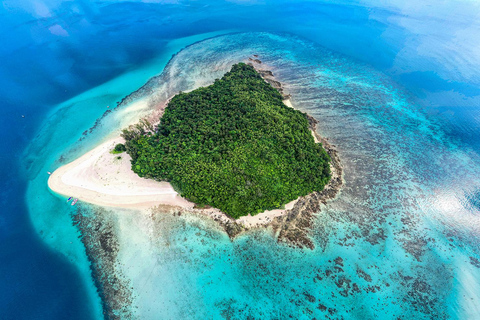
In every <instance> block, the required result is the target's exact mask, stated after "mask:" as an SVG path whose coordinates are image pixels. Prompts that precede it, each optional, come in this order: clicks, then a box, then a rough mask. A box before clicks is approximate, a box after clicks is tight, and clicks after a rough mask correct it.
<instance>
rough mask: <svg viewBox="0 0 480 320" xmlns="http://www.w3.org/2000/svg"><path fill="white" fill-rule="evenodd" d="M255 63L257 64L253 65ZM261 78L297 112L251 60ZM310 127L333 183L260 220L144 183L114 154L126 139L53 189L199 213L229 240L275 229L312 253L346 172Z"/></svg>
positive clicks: (124, 204) (89, 157)
mask: <svg viewBox="0 0 480 320" xmlns="http://www.w3.org/2000/svg"><path fill="white" fill-rule="evenodd" d="M252 62H253V64H252ZM250 64H252V65H253V66H254V67H255V68H256V69H257V71H258V72H259V73H260V74H261V75H262V77H263V78H264V79H265V81H267V82H268V83H270V84H271V85H272V86H274V87H275V88H276V89H277V90H279V92H280V93H281V94H282V95H283V97H284V99H285V100H284V103H285V105H287V106H289V107H291V108H293V105H292V103H291V101H290V100H289V98H290V95H289V94H285V93H284V92H283V88H282V86H281V83H280V82H278V81H277V80H275V78H274V76H273V73H272V72H271V71H269V70H262V69H259V67H260V65H261V61H260V60H258V59H254V60H250ZM167 103H168V100H167V102H166V103H165V104H163V105H162V106H159V107H158V108H157V109H156V110H155V111H154V112H153V113H152V116H149V117H148V119H149V120H150V121H151V122H152V123H153V121H154V119H155V118H156V119H158V118H159V117H161V115H162V114H163V111H164V110H165V107H166V105H167ZM308 118H309V128H310V130H311V131H312V135H313V137H314V139H315V142H316V143H319V142H321V143H322V145H323V147H324V148H325V149H326V151H327V153H328V154H329V155H330V157H331V159H332V162H331V166H330V169H331V172H332V179H331V180H330V182H329V184H328V185H327V186H326V187H325V189H324V190H323V191H321V192H314V193H312V194H309V195H307V196H305V197H300V198H298V199H296V200H294V201H292V202H290V203H288V204H286V205H285V208H284V209H276V210H270V211H265V212H263V213H260V214H257V215H255V216H250V215H249V216H244V217H241V218H239V219H236V220H235V219H232V218H230V217H229V216H227V215H225V214H224V213H222V212H221V211H220V210H218V209H215V208H197V207H196V206H195V204H194V203H192V202H190V201H188V200H186V199H184V198H182V197H181V196H180V195H179V194H178V193H177V192H176V191H175V190H174V189H173V187H172V186H171V185H170V184H169V183H168V182H158V181H154V180H150V179H144V178H141V177H139V176H138V175H136V174H135V173H134V172H133V171H132V170H131V163H130V160H131V157H130V156H129V155H128V154H127V153H121V154H112V153H111V151H112V150H113V148H114V147H115V145H116V144H117V143H123V142H124V140H123V138H121V137H117V138H114V139H111V140H109V141H107V142H104V143H102V144H101V145H99V146H97V147H96V148H94V149H93V150H91V151H89V152H87V153H86V154H84V155H83V156H81V157H80V158H78V159H76V160H75V161H73V162H71V163H69V164H67V165H64V166H62V167H60V168H58V169H57V170H56V171H55V172H53V174H51V176H50V178H49V180H48V186H49V187H50V189H51V190H53V191H54V192H56V193H58V194H61V195H64V196H73V197H75V198H78V199H79V200H80V201H84V202H88V203H92V204H95V205H99V206H104V207H121V208H135V209H143V210H145V211H147V212H153V213H157V212H158V213H160V212H162V213H170V214H173V215H180V214H182V213H190V214H200V215H204V216H208V217H210V218H212V219H214V220H215V221H217V222H218V223H219V224H220V225H221V226H222V227H223V229H225V231H226V232H227V233H228V235H229V236H230V238H232V239H233V238H235V237H236V236H238V235H239V234H241V233H243V232H245V231H248V230H250V229H252V228H258V227H269V226H271V227H272V229H273V231H274V233H275V234H276V236H277V237H278V241H284V242H286V243H288V244H290V245H293V246H297V247H308V248H313V247H314V245H313V242H312V241H311V239H310V238H309V236H308V234H309V231H310V229H311V227H312V221H313V217H314V214H315V213H317V212H319V211H320V203H326V200H328V199H332V198H333V197H335V195H336V194H337V192H338V191H339V189H340V188H341V185H342V168H341V166H340V160H339V158H338V155H337V152H336V150H335V148H334V146H331V145H330V144H329V143H328V142H327V141H326V140H325V139H322V138H321V137H320V136H318V134H316V132H315V129H316V124H317V121H316V120H315V119H314V118H313V117H310V116H308Z"/></svg>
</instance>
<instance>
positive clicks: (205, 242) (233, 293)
mask: <svg viewBox="0 0 480 320" xmlns="http://www.w3.org/2000/svg"><path fill="white" fill-rule="evenodd" d="M7 4H8V3H7ZM7 4H6V5H4V6H3V9H2V10H4V11H3V12H2V14H3V17H5V21H6V22H5V27H3V28H5V30H7V31H8V32H10V33H9V34H15V32H16V34H18V35H20V34H22V35H25V34H28V35H29V36H30V38H28V37H27V38H25V37H23V38H22V37H17V38H15V37H13V36H9V37H8V41H7V43H8V45H7V46H6V47H4V48H3V49H1V51H0V53H2V54H3V56H4V57H6V59H5V61H8V63H5V64H3V66H2V67H1V69H0V71H1V73H0V76H1V80H2V84H3V86H2V89H1V91H0V94H1V95H2V97H4V98H5V99H3V101H4V109H5V111H6V116H5V117H4V118H2V123H3V124H4V125H3V127H2V128H3V129H2V130H4V131H2V135H4V136H5V137H6V139H2V142H3V143H4V144H5V147H4V150H7V152H6V153H5V156H4V158H3V159H4V161H5V165H3V166H2V170H3V171H2V173H3V175H4V177H5V186H2V198H1V201H2V203H3V205H4V208H6V210H5V214H3V215H2V216H0V231H1V234H0V239H1V240H2V242H1V244H2V245H1V246H0V254H1V255H0V256H1V262H0V271H1V272H0V274H1V276H0V280H2V283H4V284H6V285H4V288H3V289H1V290H2V291H1V294H0V297H1V299H0V310H1V311H0V318H5V319H63V318H65V317H68V318H70V319H74V318H78V319H86V318H92V319H101V318H103V312H104V310H106V308H111V309H113V312H114V313H115V314H117V315H118V316H119V317H122V316H123V318H127V319H130V318H138V319H248V318H251V319H288V318H293V319H314V318H316V319H323V318H327V319H328V318H330V319H397V318H401V319H476V318H478V315H480V305H479V304H478V301H479V299H480V282H479V280H478V279H480V251H479V249H478V248H479V241H478V235H479V232H480V218H479V217H480V205H479V203H480V200H479V194H480V192H479V190H480V181H479V179H478V177H479V176H480V159H479V154H478V152H479V150H480V139H479V135H478V133H479V128H480V122H479V120H478V119H480V117H479V114H480V113H479V111H478V110H479V109H478V108H479V101H480V100H479V97H480V77H479V74H480V73H479V70H480V66H479V60H478V57H477V56H476V53H475V52H476V51H475V50H476V49H475V46H474V44H475V43H477V42H476V41H475V40H478V34H480V33H476V30H478V29H479V25H478V22H476V20H475V19H474V17H475V13H476V12H479V10H478V6H476V5H473V4H471V3H467V2H445V3H443V4H442V5H439V6H438V7H437V8H436V9H435V10H433V9H428V8H427V6H426V4H425V5H417V6H408V5H404V4H401V3H396V2H391V3H389V4H388V5H387V4H385V5H382V6H380V5H378V4H372V3H367V2H359V3H355V4H353V3H349V4H347V3H322V2H307V3H293V2H288V1H287V2H280V3H270V2H268V1H267V2H266V3H263V4H259V3H249V4H246V3H220V2H219V3H215V4H212V3H207V2H205V3H203V2H202V3H196V4H195V5H186V4H184V3H177V4H151V3H150V4H147V3H133V2H132V3H119V4H112V3H108V2H102V3H98V4H95V5H93V4H84V5H83V7H82V6H78V4H77V3H76V2H72V3H64V4H57V3H54V2H49V3H45V4H43V5H39V4H37V5H36V7H31V6H29V5H27V4H23V6H15V5H14V4H12V3H10V4H9V5H7ZM72 6H74V7H75V8H76V9H75V10H77V11H75V10H73V9H72ZM212 7H213V8H214V10H210V9H211V8H212ZM32 8H33V9H32ZM46 8H47V9H50V11H48V10H47V9H46ZM89 9H92V10H89ZM45 10H47V11H48V13H49V15H48V14H47V13H46V12H47V11H45ZM62 12H63V13H65V12H68V14H66V15H64V16H62V15H61V13H62ZM72 12H73V13H72ZM75 12H76V13H75ZM265 12H268V13H269V14H266V13H265ZM446 13H449V14H448V15H446ZM31 15H33V16H34V18H35V19H34V20H33V21H36V24H32V23H31V22H30V20H29V19H31V18H29V17H30V16H31ZM41 15H43V17H41ZM446 16H448V18H446ZM62 17H63V18H62ZM14 18H18V19H19V21H21V22H18V23H17V24H15V21H16V20H15V19H14ZM418 21H422V23H417V22H418ZM57 25H58V26H60V27H61V28H59V27H57ZM12 26H16V27H15V28H16V29H15V28H13V27H12ZM49 28H51V29H49ZM62 28H63V29H64V31H65V32H67V34H68V36H67V35H65V33H64V32H62ZM13 30H15V31H13ZM45 30H50V31H49V32H46V31H45ZM43 32H46V33H48V36H47V35H45V34H44V33H43ZM97 32H98V34H97ZM4 34H7V32H5V33H4ZM99 35H101V36H99ZM49 37H55V39H56V40H58V41H53V40H52V38H49ZM62 37H63V38H62ZM100 38H102V39H104V40H103V42H102V40H101V39H100ZM22 39H26V40H22ZM14 40H15V41H14ZM34 40H36V41H37V44H36V46H37V47H36V48H37V49H38V48H40V49H41V50H40V51H38V50H37V51H35V52H37V55H36V56H35V55H34V54H33V53H31V52H30V51H29V50H27V49H26V48H29V46H34V45H33V44H31V43H33V42H34ZM467 40H468V41H467ZM29 41H30V42H31V43H30V42H29ZM122 41H123V43H122ZM39 43H40V44H39ZM43 43H45V45H44V46H43ZM81 43H84V44H85V47H82V45H81ZM87 44H88V45H87ZM103 44H105V45H107V44H108V45H109V46H110V47H109V48H102V45H103ZM80 48H81V49H80ZM89 48H90V49H89ZM15 50H16V51H15ZM42 50H43V51H42ZM38 52H40V54H38ZM52 52H53V53H55V54H51V53H52ZM253 54H256V55H258V56H259V59H261V60H262V65H263V66H264V67H265V69H269V70H272V71H273V73H274V74H275V76H276V77H277V79H278V80H279V81H281V82H282V83H283V84H284V87H285V90H286V91H287V92H288V93H290V94H291V95H292V103H293V105H294V106H295V107H296V108H298V109H300V110H302V111H305V112H307V113H309V114H310V115H312V116H314V117H315V118H316V119H317V120H319V125H318V126H317V128H318V129H317V131H318V133H319V134H320V135H321V136H323V137H326V138H328V139H329V141H330V143H332V144H334V145H336V147H337V149H338V151H339V155H340V157H341V159H342V165H343V167H344V179H345V183H344V187H343V189H342V191H341V193H340V194H339V196H337V198H336V199H334V200H333V201H330V202H329V203H328V204H327V205H322V207H321V211H320V212H319V213H318V215H317V217H316V218H315V227H314V228H313V230H312V232H311V235H312V238H313V240H314V243H315V246H316V247H315V249H314V250H300V249H294V248H290V247H288V246H286V245H283V244H278V243H276V241H275V239H274V238H273V237H272V235H271V232H270V230H257V231H252V232H249V233H248V234H245V235H242V236H241V237H239V238H238V239H236V240H234V241H233V242H232V241H230V239H228V237H227V236H226V234H225V233H224V232H222V231H221V230H220V229H219V228H218V226H217V225H216V224H215V223H214V222H212V221H210V220H208V219H205V218H202V217H196V216H190V215H182V216H180V217H179V216H171V215H167V214H158V215H156V216H155V217H153V216H152V215H149V214H145V212H140V211H133V210H120V209H117V210H112V209H101V208H97V207H92V206H89V205H87V204H85V203H81V202H79V206H78V207H77V208H78V209H79V210H80V211H81V215H83V216H84V217H85V219H86V221H88V222H89V223H90V224H86V227H82V228H83V229H80V228H79V227H78V226H75V225H74V224H73V220H74V215H75V214H77V213H78V212H77V210H75V209H74V208H72V207H71V206H68V205H66V204H65V199H63V198H62V197H59V196H58V195H55V194H53V193H52V192H51V191H50V190H49V189H48V187H47V185H46V182H47V179H48V174H47V172H48V171H53V170H55V169H56V168H58V167H59V166H60V165H62V164H65V163H68V162H70V161H72V160H73V159H75V158H76V157H78V156H79V155H81V154H83V153H85V152H86V151H88V150H90V149H91V148H93V147H94V146H96V145H98V144H100V143H101V142H102V141H105V140H106V139H108V138H109V137H111V136H115V135H118V134H119V132H120V130H121V129H122V128H123V127H125V126H127V125H128V124H129V123H131V122H134V121H135V119H138V118H140V117H142V116H144V115H146V114H148V113H149V112H150V111H151V109H149V108H146V109H136V108H135V102H136V101H138V99H141V98H145V97H147V98H149V99H151V101H153V102H156V103H159V102H161V101H164V100H165V99H166V98H168V97H169V96H171V95H172V94H175V93H176V92H178V91H186V90H191V89H193V88H196V87H198V86H204V85H208V84H210V83H211V82H213V81H214V79H216V78H219V77H221V76H222V75H223V73H224V72H226V71H227V70H228V69H229V68H230V66H231V65H232V64H233V63H236V62H238V61H245V60H247V59H248V57H252V55H253ZM14 57H15V58H14ZM88 59H91V60H90V62H91V63H90V64H89V63H88ZM26 62H29V64H27V63H26ZM23 64H25V65H29V66H30V70H31V72H30V73H28V72H27V71H26V70H24V69H22V65H23ZM65 70H67V71H65ZM27 74H28V75H30V74H31V76H29V77H27V76H26V75H27ZM152 77H153V78H152ZM47 78H48V79H50V80H49V81H45V79H47ZM19 79H21V80H19ZM52 79H53V80H52ZM149 79H150V80H149ZM27 87H28V88H31V90H24V89H25V88H27ZM75 88H77V89H75ZM79 88H80V89H79ZM22 90H23V91H24V92H25V93H24V94H21V92H23V91H22ZM72 90H73V91H75V90H76V91H75V92H74V93H70V91H72ZM107 106H108V108H107ZM22 114H25V115H26V117H25V118H21V115H22ZM21 119H25V120H21ZM22 121H23V122H22ZM7 158H12V159H13V158H14V159H15V161H13V160H12V161H10V160H9V161H7ZM98 224H100V225H102V226H108V228H109V230H111V231H112V234H113V235H114V239H115V241H116V242H115V243H116V251H115V255H114V258H113V260H112V261H113V262H114V268H113V269H108V270H107V269H106V267H105V270H106V271H108V274H109V277H111V278H116V279H119V281H120V282H119V283H121V284H122V285H125V288H127V289H128V290H126V296H128V300H126V301H121V302H120V303H119V305H116V306H112V303H111V301H108V299H107V298H106V294H105V292H103V291H102V290H101V288H102V285H101V283H102V281H104V280H105V279H103V280H102V279H101V278H100V277H99V274H98V273H95V272H94V273H92V270H95V268H93V269H92V266H99V265H100V266H101V265H102V262H105V261H102V257H99V256H98V254H96V253H95V252H96V251H95V248H97V247H98V244H96V243H88V242H86V243H87V246H86V247H85V246H84V244H83V243H82V241H81V240H80V237H82V236H83V237H87V236H89V235H91V234H94V233H95V229H94V226H95V225H97V226H98ZM100 269H101V268H100ZM47 302H50V303H47ZM20 306H22V307H20ZM102 308H103V309H102Z"/></svg>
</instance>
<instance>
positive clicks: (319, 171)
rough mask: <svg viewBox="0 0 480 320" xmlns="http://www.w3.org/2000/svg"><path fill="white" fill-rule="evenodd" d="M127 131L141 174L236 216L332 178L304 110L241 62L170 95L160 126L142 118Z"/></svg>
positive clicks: (282, 201) (283, 201)
mask: <svg viewBox="0 0 480 320" xmlns="http://www.w3.org/2000/svg"><path fill="white" fill-rule="evenodd" d="M123 137H124V138H125V139H126V143H125V146H126V149H127V152H128V154H130V155H131V157H132V169H133V171H134V172H136V173H137V174H138V175H139V176H141V177H146V178H152V179H156V180H163V181H169V182H170V183H171V184H172V186H173V187H174V188H175V190H176V191H177V192H179V193H180V194H181V195H182V197H185V198H187V199H189V200H190V201H193V202H195V203H196V204H198V205H200V206H202V205H210V206H213V207H216V208H219V209H220V210H222V211H223V212H225V213H226V214H228V215H230V216H232V217H234V218H238V217H240V216H243V215H247V214H249V213H250V214H252V215H253V214H256V213H259V212H263V211H265V210H269V209H274V208H280V207H282V206H283V205H284V204H286V203H288V202H290V201H292V200H295V199H296V198H297V197H299V196H304V195H307V194H309V193H311V192H313V191H320V190H322V189H323V188H324V186H325V185H326V184H327V182H328V181H329V179H330V169H329V164H328V162H329V156H328V155H327V153H326V152H325V150H324V149H323V148H322V147H321V145H320V144H315V142H314V139H313V137H312V135H311V133H310V131H309V129H308V120H307V118H306V115H305V114H304V113H302V112H300V111H297V110H294V109H292V108H289V107H287V106H285V105H284V104H283V102H282V96H281V94H280V93H279V92H278V91H277V90H276V89H274V88H273V87H272V86H271V85H270V84H268V83H266V82H265V81H264V80H263V79H262V77H261V76H260V75H259V74H258V73H257V72H256V71H255V69H254V68H253V67H251V66H249V65H246V64H244V63H238V64H236V65H234V66H233V67H232V69H231V71H230V72H227V73H226V74H225V75H224V76H223V78H222V79H220V80H218V79H217V80H215V83H214V84H212V85H211V86H208V87H205V88H198V89H196V90H194V91H192V92H189V93H182V92H181V93H179V94H178V95H176V96H175V97H173V98H172V100H171V101H170V103H169V104H168V106H167V108H166V109H165V113H164V115H163V117H162V118H161V122H160V124H159V126H158V127H157V128H155V129H154V128H153V127H152V126H151V125H150V124H149V123H148V122H146V121H143V122H141V123H140V124H138V125H137V126H135V127H131V128H129V129H128V130H124V131H123Z"/></svg>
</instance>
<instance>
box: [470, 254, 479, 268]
mask: <svg viewBox="0 0 480 320" xmlns="http://www.w3.org/2000/svg"><path fill="white" fill-rule="evenodd" d="M470 263H471V264H472V265H474V266H475V267H477V268H480V261H479V260H478V259H476V258H474V257H470Z"/></svg>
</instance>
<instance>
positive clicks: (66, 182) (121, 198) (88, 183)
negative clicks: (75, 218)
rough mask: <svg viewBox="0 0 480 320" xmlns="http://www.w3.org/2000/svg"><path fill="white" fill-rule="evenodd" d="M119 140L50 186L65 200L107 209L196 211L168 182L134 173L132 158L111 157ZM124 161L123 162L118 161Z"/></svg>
mask: <svg viewBox="0 0 480 320" xmlns="http://www.w3.org/2000/svg"><path fill="white" fill-rule="evenodd" d="M121 142H123V139H122V138H120V137H118V138H115V139H112V140H109V141H107V142H104V143H102V144H101V145H99V146H98V147H96V148H94V149H93V150H91V151H89V152H87V153H86V154H84V155H83V156H81V157H80V158H78V159H76V160H74V161H72V162H70V163H69V164H67V165H64V166H62V167H60V168H58V169H57V170H55V172H53V173H52V174H51V176H50V178H49V179H48V186H49V187H50V189H52V190H53V191H54V192H56V193H59V194H62V195H64V196H73V197H75V198H78V199H79V200H80V201H85V202H89V203H92V204H96V205H100V206H107V207H123V208H149V207H152V206H156V205H159V204H165V205H172V206H180V207H183V208H193V203H191V202H189V201H187V200H185V199H183V198H182V197H180V196H179V195H178V193H177V192H176V191H175V190H173V187H172V186H171V185H170V184H169V183H168V182H158V181H154V180H150V179H144V178H141V177H139V176H138V175H136V174H135V173H134V172H133V171H132V170H131V164H130V159H131V158H130V156H129V155H128V154H127V153H126V152H124V153H122V154H111V153H110V151H111V150H113V148H114V147H115V145H116V144H117V143H121ZM118 157H120V158H121V159H118Z"/></svg>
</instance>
